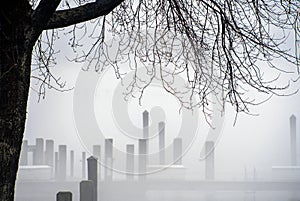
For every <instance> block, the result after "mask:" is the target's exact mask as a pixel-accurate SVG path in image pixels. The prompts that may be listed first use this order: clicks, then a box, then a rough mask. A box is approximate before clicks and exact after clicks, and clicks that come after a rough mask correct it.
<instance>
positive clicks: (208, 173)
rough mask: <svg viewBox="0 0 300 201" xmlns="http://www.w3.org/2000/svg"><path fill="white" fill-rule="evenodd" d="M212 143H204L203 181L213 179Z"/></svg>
mask: <svg viewBox="0 0 300 201" xmlns="http://www.w3.org/2000/svg"><path fill="white" fill-rule="evenodd" d="M214 146H215V145H214V142H213V141H206V142H205V179H207V180H213V179H214V178H215V148H214Z"/></svg>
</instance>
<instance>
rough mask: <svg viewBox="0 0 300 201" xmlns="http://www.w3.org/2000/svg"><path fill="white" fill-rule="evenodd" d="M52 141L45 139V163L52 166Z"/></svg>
mask: <svg viewBox="0 0 300 201" xmlns="http://www.w3.org/2000/svg"><path fill="white" fill-rule="evenodd" d="M53 154H54V141H53V140H46V150H45V164H46V165H49V166H51V167H53Z"/></svg>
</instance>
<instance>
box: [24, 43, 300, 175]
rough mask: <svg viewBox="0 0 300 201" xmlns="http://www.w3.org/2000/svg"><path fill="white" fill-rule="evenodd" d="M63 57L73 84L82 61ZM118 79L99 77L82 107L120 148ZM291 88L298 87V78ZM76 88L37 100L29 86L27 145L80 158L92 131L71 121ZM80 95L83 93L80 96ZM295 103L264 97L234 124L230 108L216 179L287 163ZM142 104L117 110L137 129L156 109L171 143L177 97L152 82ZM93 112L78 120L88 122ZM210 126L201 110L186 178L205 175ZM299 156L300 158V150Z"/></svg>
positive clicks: (63, 69) (62, 67) (63, 72)
mask: <svg viewBox="0 0 300 201" xmlns="http://www.w3.org/2000/svg"><path fill="white" fill-rule="evenodd" d="M57 48H59V49H61V53H60V54H61V55H69V54H70V51H69V50H68V49H67V48H64V42H61V43H58V44H57ZM63 58H64V57H63V56H60V57H59V59H58V60H59V62H58V65H57V67H56V68H55V69H54V70H55V72H56V73H57V74H58V75H60V76H61V77H62V79H63V80H66V81H67V87H70V88H71V87H74V86H75V84H76V81H77V78H78V75H79V73H80V71H81V70H80V69H81V67H82V66H83V65H84V64H74V63H69V62H66V60H64V59H63ZM94 74H96V73H94ZM34 84H35V80H33V81H32V85H34ZM118 84H119V80H116V79H115V78H114V75H113V73H112V72H107V73H106V74H105V76H103V78H102V79H101V80H98V82H97V85H96V90H95V93H94V100H92V101H91V104H94V105H92V106H91V105H86V106H87V107H90V108H93V109H94V114H90V115H91V116H93V115H94V117H95V119H96V121H97V125H94V126H96V127H98V128H99V129H101V131H102V132H103V133H104V135H105V137H113V138H114V139H116V140H115V144H116V147H117V148H118V149H120V150H124V148H125V144H126V143H129V142H134V140H130V139H129V138H128V137H126V136H124V133H122V132H121V131H120V130H126V128H120V127H118V126H116V123H117V121H116V117H114V115H119V114H118V111H115V112H113V107H114V106H113V99H114V96H113V95H114V93H115V91H116V87H117V85H118ZM86 87H87V88H86V91H89V90H90V88H88V87H89V86H88V84H87V85H86ZM294 87H298V88H299V87H300V86H299V82H298V83H296V85H295V86H294ZM75 90H76V89H73V90H71V91H68V92H64V93H62V92H58V91H55V90H48V91H47V94H46V99H44V100H41V101H40V102H38V101H37V100H38V96H37V94H36V93H35V92H34V91H33V90H31V91H30V96H29V104H28V118H27V123H26V132H25V138H26V139H29V141H30V143H31V144H33V143H34V139H35V138H37V137H42V138H45V139H54V140H55V143H56V145H58V144H67V145H68V148H69V149H74V150H76V151H77V158H78V157H79V155H80V152H81V151H83V150H84V146H82V142H80V140H79V137H82V136H85V137H86V138H89V137H91V136H93V134H90V133H86V134H84V135H83V134H82V133H80V134H78V128H77V127H78V125H76V123H75V119H76V118H75V117H74V112H73V103H74V102H73V101H74V91H75ZM118 92H119V91H118ZM83 94H84V93H83ZM75 98H76V97H75ZM82 98H85V97H84V95H83V97H82ZM118 101H119V102H121V100H119V99H118V100H117V101H116V103H118ZM299 102H300V95H299V93H298V94H296V95H293V96H289V97H275V96H274V97H273V98H272V99H271V100H269V101H268V102H266V103H264V104H262V105H259V106H255V107H252V112H253V113H258V114H259V116H250V115H245V114H240V115H239V116H238V119H237V122H236V124H235V126H233V123H234V117H235V113H234V112H233V110H232V109H231V108H230V107H228V108H227V109H226V115H225V123H224V126H223V128H222V133H221V137H220V139H219V141H218V144H217V147H216V150H215V155H216V162H215V164H216V178H229V179H231V178H242V177H243V174H244V168H245V167H246V168H247V169H248V170H249V171H252V170H253V168H254V167H255V168H256V170H257V174H258V177H260V178H269V176H270V172H271V166H272V165H288V164H289V162H290V155H289V153H290V144H289V143H290V136H289V117H290V116H291V115H292V114H294V115H295V116H296V117H297V123H298V124H299V123H300V122H299V119H300V107H299ZM142 103H143V104H142V106H139V105H138V101H137V100H136V99H132V100H131V101H129V102H128V103H126V105H128V109H126V108H125V109H126V110H125V109H124V108H121V110H122V109H123V110H122V112H123V113H124V111H127V114H128V117H129V120H130V123H131V124H132V126H135V127H136V128H141V126H142V124H141V123H142V120H141V113H142V112H143V111H144V110H145V109H147V110H149V111H150V110H151V109H153V108H154V112H158V113H156V114H157V116H159V117H161V118H162V119H163V118H164V117H165V119H166V136H167V140H166V143H167V144H170V143H171V142H172V140H173V137H174V136H177V134H176V133H177V132H178V130H179V129H180V126H181V123H182V121H183V120H182V119H181V116H180V115H181V114H179V113H178V108H179V107H178V106H179V105H178V103H177V102H176V100H175V98H174V97H172V96H171V95H169V94H167V93H166V92H164V91H163V90H162V89H161V88H159V87H150V88H149V89H148V90H147V91H146V93H145V94H144V97H143V102H142ZM87 104H88V103H87ZM120 104H121V103H120ZM157 106H159V107H158V108H164V113H162V112H161V111H159V110H157V111H155V108H156V109H157ZM123 113H122V114H123ZM91 116H87V117H83V118H82V119H85V121H87V122H89V121H90V119H89V118H91ZM124 120H125V119H124ZM157 121H160V120H157ZM119 123H120V122H119ZM121 123H122V122H121ZM87 124H88V123H87ZM125 125H126V123H125ZM209 129H210V127H209V126H208V124H207V123H206V122H205V120H204V118H203V115H201V114H200V117H199V120H198V130H197V137H196V139H195V140H194V143H193V145H192V147H191V149H190V150H189V151H188V153H187V154H186V155H185V157H184V159H183V161H184V165H185V166H186V167H187V168H188V172H189V174H188V177H189V178H193V179H195V178H203V171H204V164H203V162H202V161H199V157H200V152H201V149H202V146H203V143H204V141H205V139H206V136H207V134H208V131H209ZM92 130H93V129H91V132H92ZM298 130H299V129H298ZM187 132H188V131H187ZM299 138H300V136H299V132H298V139H297V141H298V144H299V145H300V143H299ZM298 150H299V149H298ZM78 160H79V159H78ZM298 160H300V157H299V151H298Z"/></svg>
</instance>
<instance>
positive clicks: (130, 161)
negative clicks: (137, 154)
mask: <svg viewBox="0 0 300 201" xmlns="http://www.w3.org/2000/svg"><path fill="white" fill-rule="evenodd" d="M126 153H127V155H126V172H127V174H126V178H127V179H128V180H133V172H134V145H133V144H127V145H126Z"/></svg>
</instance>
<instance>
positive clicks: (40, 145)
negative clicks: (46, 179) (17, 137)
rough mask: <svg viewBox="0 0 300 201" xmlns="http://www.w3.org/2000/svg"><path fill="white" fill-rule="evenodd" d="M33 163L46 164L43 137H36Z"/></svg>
mask: <svg viewBox="0 0 300 201" xmlns="http://www.w3.org/2000/svg"><path fill="white" fill-rule="evenodd" d="M33 153H34V154H33V156H34V157H33V165H43V164H44V140H43V138H36V139H35V151H34V152H33Z"/></svg>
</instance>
